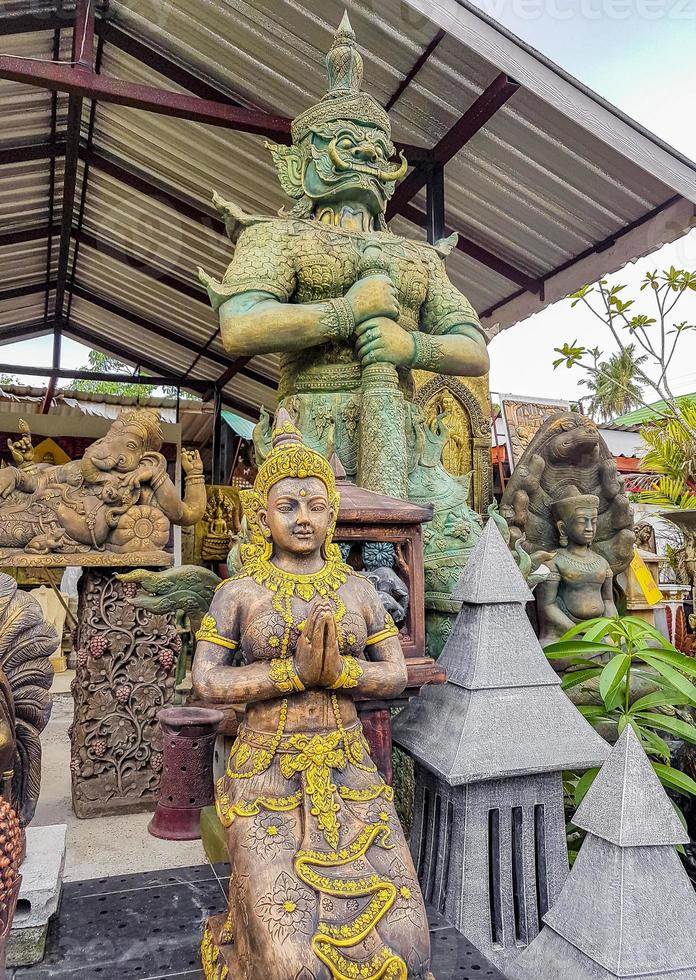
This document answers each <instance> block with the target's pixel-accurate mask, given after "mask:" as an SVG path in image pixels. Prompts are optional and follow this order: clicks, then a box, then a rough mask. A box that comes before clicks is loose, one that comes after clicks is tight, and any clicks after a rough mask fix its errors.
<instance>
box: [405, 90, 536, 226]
mask: <svg viewBox="0 0 696 980" xmlns="http://www.w3.org/2000/svg"><path fill="white" fill-rule="evenodd" d="M518 88H519V85H518V83H517V82H514V81H513V80H512V79H511V78H508V76H507V75H506V74H505V73H504V72H501V73H500V74H499V75H498V76H497V77H496V78H495V79H494V80H493V81H492V82H491V84H490V85H489V86H488V88H486V89H485V91H483V92H482V93H481V95H479V97H478V98H477V99H476V101H475V102H474V103H473V104H472V105H470V106H469V108H468V109H467V110H466V112H465V113H464V114H463V115H462V116H460V117H459V119H458V120H457V122H456V123H455V124H454V125H453V126H452V127H451V128H450V129H449V130H448V131H447V132H446V133H445V135H444V136H443V137H442V139H440V140H439V141H438V142H437V143H436V144H435V146H434V147H433V148H432V150H431V152H430V159H431V161H432V162H433V163H440V164H443V165H444V164H446V163H447V162H448V161H449V160H451V159H452V157H453V156H455V155H456V154H457V153H459V151H460V150H461V148H462V147H463V146H465V145H466V143H468V142H469V140H470V139H471V138H472V137H473V136H475V135H476V133H478V132H479V131H480V130H481V129H483V127H484V126H485V125H486V123H487V122H488V121H489V120H490V119H491V118H492V117H493V116H494V115H495V113H496V112H497V111H498V109H500V108H501V106H504V105H505V103H506V102H507V101H508V99H510V98H511V96H513V95H514V94H515V92H516V91H517V90H518ZM427 179H428V175H427V172H426V170H425V168H420V167H415V168H414V169H413V170H412V171H411V173H410V174H409V175H408V177H406V178H405V179H404V180H403V181H402V182H401V183H400V184H399V186H398V188H397V190H396V193H395V194H394V196H393V198H392V199H391V201H390V202H389V205H388V207H387V221H389V220H390V219H391V218H393V217H394V215H395V214H399V213H400V212H401V211H403V208H404V206H405V205H406V204H408V202H409V201H410V200H411V198H412V197H414V196H415V195H416V194H417V193H418V191H419V190H420V189H421V188H422V187H424V186H425V184H426V182H427Z"/></svg>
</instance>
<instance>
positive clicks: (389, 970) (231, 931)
mask: <svg viewBox="0 0 696 980" xmlns="http://www.w3.org/2000/svg"><path fill="white" fill-rule="evenodd" d="M243 505H244V513H245V516H246V519H247V524H248V530H249V540H250V542H251V543H250V544H244V545H242V546H241V558H242V563H243V564H242V571H241V572H240V573H239V574H238V575H235V576H234V577H233V578H231V579H228V580H226V581H225V582H223V583H222V585H221V586H219V587H218V590H217V593H216V595H215V598H214V599H213V603H212V605H211V607H210V611H209V613H208V615H207V616H205V617H204V619H203V622H202V625H201V629H200V631H199V633H198V640H199V642H198V647H197V652H196V659H195V663H194V667H193V684H194V690H195V691H196V693H197V695H198V696H200V697H201V698H203V699H205V700H206V701H208V702H218V703H225V704H229V703H230V702H235V703H246V712H245V716H244V721H243V723H242V725H241V726H240V729H239V733H238V736H237V740H236V741H235V743H234V745H233V747H232V751H231V753H230V758H229V762H228V766H227V771H226V775H225V776H223V777H222V778H221V779H220V780H219V782H218V785H217V808H218V813H219V816H220V819H221V821H222V823H223V825H224V826H225V827H226V834H227V847H228V851H229V857H230V863H231V867H232V877H231V880H230V895H229V910H228V913H227V915H224V914H223V915H221V916H218V917H214V918H213V919H211V920H210V921H209V922H208V925H207V926H206V932H205V936H204V940H203V950H202V954H203V964H204V971H205V976H206V978H207V980H224V978H226V977H230V978H235V980H242V978H244V980H266V978H273V980H295V978H296V977H307V978H310V977H311V978H314V980H329V978H337V980H352V978H356V980H411V978H413V980H427V978H428V977H430V976H431V974H430V972H429V964H430V941H429V934H428V925H427V920H426V916H425V908H424V905H423V900H422V897H421V893H420V890H419V886H418V880H417V877H416V873H415V871H414V868H413V864H412V862H411V856H410V854H409V850H408V847H407V844H406V841H405V839H404V835H403V832H402V830H401V826H400V824H399V821H398V818H397V816H396V812H395V810H394V805H393V790H392V789H391V787H390V786H388V785H387V784H386V783H385V782H384V781H383V779H382V778H381V776H380V775H379V773H378V772H377V768H376V766H375V765H374V764H373V762H372V760H371V758H370V755H369V750H368V746H367V743H366V741H365V738H364V735H363V732H362V726H361V725H360V723H359V721H358V716H357V712H356V708H355V702H354V698H355V697H356V696H359V697H369V698H382V697H393V696H395V695H398V694H399V693H400V692H401V691H402V690H403V689H404V687H405V684H406V665H405V662H404V658H403V654H402V652H401V646H400V644H399V640H398V638H397V629H396V627H395V625H394V623H393V621H392V619H391V617H390V616H389V615H388V614H386V613H385V611H384V608H383V606H382V604H381V602H380V599H379V597H378V595H377V593H376V591H375V589H374V588H373V586H372V585H371V584H370V583H369V582H368V581H367V579H365V578H363V577H362V576H361V575H358V574H356V573H355V572H353V571H352V569H351V568H349V567H348V566H347V565H345V564H344V563H343V561H342V559H341V555H340V551H339V549H338V546H337V545H335V544H332V535H333V532H334V529H335V526H336V516H337V513H338V505H339V499H338V494H337V491H336V483H335V478H334V474H333V472H332V470H331V467H330V466H329V464H328V463H327V461H326V459H324V457H323V456H321V455H320V454H319V453H317V452H314V451H313V450H311V449H309V448H308V447H306V446H305V445H304V444H303V442H302V437H301V435H300V432H299V431H298V430H297V429H296V428H295V426H294V424H293V423H292V421H291V419H290V417H289V415H288V414H287V412H285V411H284V410H282V409H281V411H280V412H279V414H278V421H277V426H276V429H275V431H274V433H273V449H272V451H271V452H270V454H269V455H268V457H267V458H266V460H265V462H264V463H263V465H262V466H261V468H260V470H259V473H258V476H257V479H256V482H255V484H254V488H253V490H247V491H244V492H243ZM235 651H238V652H239V653H241V655H242V658H243V661H244V665H243V666H241V667H239V666H238V667H234V666H230V665H229V664H230V663H231V661H232V659H233V657H234V652H235ZM366 651H367V653H368V655H369V656H366Z"/></svg>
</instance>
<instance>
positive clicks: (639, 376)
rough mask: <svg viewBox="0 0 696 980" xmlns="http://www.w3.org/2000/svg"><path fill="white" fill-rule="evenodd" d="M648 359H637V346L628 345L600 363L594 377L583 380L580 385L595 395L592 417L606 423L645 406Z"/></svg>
mask: <svg viewBox="0 0 696 980" xmlns="http://www.w3.org/2000/svg"><path fill="white" fill-rule="evenodd" d="M646 360H647V355H645V354H643V355H642V356H640V357H636V347H635V344H628V345H627V346H626V347H625V348H624V349H623V350H621V351H619V352H618V353H616V354H612V356H611V357H610V358H609V360H608V361H600V363H599V364H598V365H597V373H596V374H595V375H594V376H593V377H592V378H583V379H582V381H581V382H580V384H584V385H587V387H588V388H589V389H590V391H591V392H592V400H591V401H590V405H589V413H590V415H591V416H592V417H593V418H598V419H599V420H600V421H602V422H606V421H608V420H609V419H611V418H614V417H616V416H617V415H623V414H624V413H625V412H630V411H631V410H632V409H634V408H639V407H640V406H641V405H643V404H644V401H643V385H644V383H645V374H644V373H643V370H642V368H641V365H642V364H643V363H644V362H645V361H646Z"/></svg>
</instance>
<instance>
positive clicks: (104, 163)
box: [81, 150, 225, 235]
mask: <svg viewBox="0 0 696 980" xmlns="http://www.w3.org/2000/svg"><path fill="white" fill-rule="evenodd" d="M81 157H82V159H83V160H85V162H87V163H89V165H90V167H92V168H93V169H94V170H98V171H100V172H101V173H104V174H107V176H109V177H112V178H113V179H114V180H117V181H119V183H121V184H125V185H126V187H130V188H131V189H132V190H134V191H138V192H139V193H140V194H146V195H147V196H148V197H152V198H155V199H156V200H158V201H162V202H163V203H164V204H166V205H167V207H170V208H172V209H173V210H174V211H176V212H177V214H182V215H184V217H186V218H190V219H191V220H192V221H197V222H198V223H199V224H201V225H204V226H205V227H206V228H209V229H210V230H211V231H215V232H217V233H218V234H220V235H224V234H225V222H224V221H222V220H221V219H220V218H219V217H217V215H214V214H212V213H211V212H209V211H207V210H206V209H205V208H204V207H203V205H201V204H199V202H198V201H196V200H195V199H194V198H185V197H183V196H182V195H179V194H172V192H171V191H169V190H167V189H166V188H164V187H160V186H159V185H158V184H156V183H155V182H154V181H153V180H152V178H151V177H150V176H149V175H148V174H146V173H144V172H143V171H138V170H137V168H135V167H133V166H132V164H130V163H129V165H128V169H126V168H125V167H123V166H121V164H118V163H116V162H115V161H113V160H112V159H110V158H109V157H107V156H104V154H103V153H100V152H99V151H98V150H90V151H89V152H86V151H83V152H82V153H81Z"/></svg>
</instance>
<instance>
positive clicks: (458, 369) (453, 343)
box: [356, 255, 489, 377]
mask: <svg viewBox="0 0 696 980" xmlns="http://www.w3.org/2000/svg"><path fill="white" fill-rule="evenodd" d="M356 334H357V335H358V348H357V349H358V355H359V357H360V359H361V362H362V363H363V365H365V364H371V363H375V362H378V361H389V362H390V363H391V364H396V365H398V366H402V367H412V368H419V369H421V370H423V371H433V372H434V373H435V374H454V375H465V376H467V377H478V376H479V375H482V374H486V372H487V371H488V369H489V359H488V351H487V350H486V339H485V337H484V334H483V331H482V330H481V324H480V322H479V318H478V317H477V315H476V312H475V311H474V308H473V307H472V306H471V303H469V301H468V299H467V298H466V296H464V295H463V294H462V293H460V292H459V290H458V289H457V288H456V287H455V286H453V285H452V283H451V282H450V280H449V278H448V276H447V273H446V272H445V267H444V263H443V262H442V260H441V259H440V258H438V257H437V256H434V255H433V256H432V257H429V258H428V292H427V295H426V298H425V303H424V304H423V306H422V308H421V315H420V328H419V330H417V331H415V332H413V333H409V332H408V331H406V330H403V329H402V328H401V327H400V326H399V325H398V323H395V322H394V321H393V320H387V319H385V318H384V317H376V318H371V319H369V320H366V321H363V323H361V324H359V325H358V326H357V328H356Z"/></svg>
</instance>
